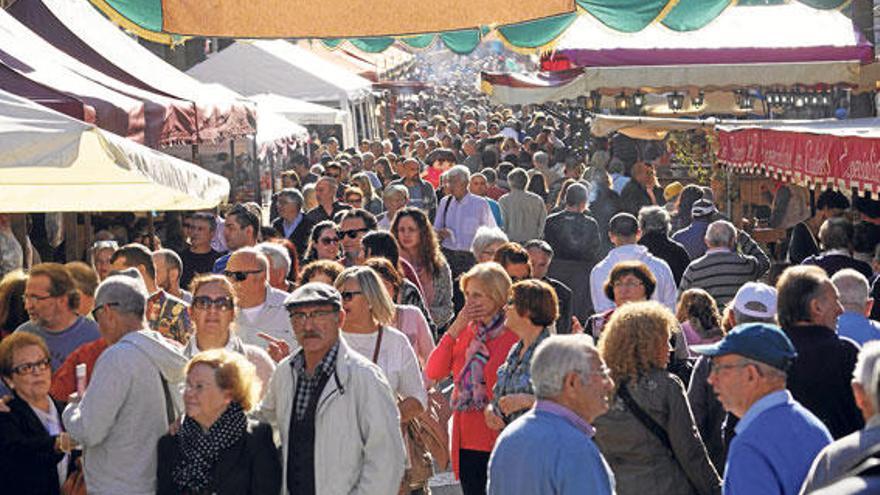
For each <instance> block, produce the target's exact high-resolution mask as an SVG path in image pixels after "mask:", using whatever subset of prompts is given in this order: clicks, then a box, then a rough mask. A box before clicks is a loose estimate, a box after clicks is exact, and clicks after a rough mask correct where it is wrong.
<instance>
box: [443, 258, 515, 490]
mask: <svg viewBox="0 0 880 495" xmlns="http://www.w3.org/2000/svg"><path fill="white" fill-rule="evenodd" d="M509 289H510V277H509V276H508V275H507V272H505V271H504V268H502V267H501V265H499V264H497V263H481V264H478V265H476V266H474V267H473V268H471V269H470V271H468V272H467V273H466V274H465V275H464V276H463V277H462V279H461V290H462V292H463V293H464V295H465V305H464V307H463V308H462V310H461V312H460V313H459V314H458V316H457V317H456V318H455V320H454V321H453V322H452V325H450V327H449V329H448V330H446V333H445V334H444V335H443V338H441V339H440V342H439V343H438V345H437V348H436V349H434V351H433V352H432V353H431V356H430V357H429V358H428V365H427V368H426V374H427V375H428V377H429V378H430V379H432V380H442V379H443V378H445V377H447V376H449V374H450V373H452V376H453V378H454V380H455V388H454V390H453V392H452V409H453V415H452V438H451V440H452V449H451V453H452V467H453V469H454V470H455V474H456V476H458V478H459V479H460V480H461V488H462V492H464V495H475V494H485V493H486V468H487V465H488V463H489V454H490V453H491V452H492V447H493V446H494V445H495V439H496V437H497V436H498V431H496V430H500V429H501V428H502V427H503V422H502V420H501V418H499V417H497V416H495V415H494V414H491V413H487V409H486V406H487V405H489V403H490V402H491V401H492V387H494V386H495V381H496V379H497V376H496V373H497V371H498V367H499V366H500V365H501V364H502V363H504V360H505V358H506V357H507V353H508V352H509V351H510V348H511V347H512V346H513V345H514V344H515V343H516V341H517V337H516V335H514V334H513V332H511V331H510V330H508V329H507V327H506V326H505V325H504V320H505V318H504V307H505V305H506V304H507V293H508V290H509ZM489 424H493V425H494V427H495V429H494V430H493V429H492V428H490V427H489Z"/></svg>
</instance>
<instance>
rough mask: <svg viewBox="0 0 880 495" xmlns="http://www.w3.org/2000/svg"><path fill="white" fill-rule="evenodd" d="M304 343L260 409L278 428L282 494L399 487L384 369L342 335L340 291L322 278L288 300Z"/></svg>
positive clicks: (398, 447) (397, 444) (398, 454)
mask: <svg viewBox="0 0 880 495" xmlns="http://www.w3.org/2000/svg"><path fill="white" fill-rule="evenodd" d="M285 305H286V306H287V310H288V311H289V312H290V322H291V324H292V326H293V331H294V333H295V334H296V340H297V342H298V343H299V345H300V346H301V348H300V349H299V350H298V351H297V352H296V353H295V354H292V355H291V356H289V357H287V358H286V359H284V360H283V361H281V362H280V363H279V364H278V368H276V370H275V373H274V374H273V375H272V380H271V381H270V382H269V388H268V390H267V392H266V396H265V397H264V398H263V402H262V404H260V407H259V409H258V410H257V412H256V416H257V417H258V418H259V419H261V420H263V421H267V422H269V423H270V424H272V426H273V427H275V428H276V431H278V432H279V433H280V434H281V445H282V454H283V457H282V459H283V465H284V477H283V479H282V486H283V488H282V494H283V495H288V494H290V495H337V494H361V495H373V494H394V493H397V492H398V489H399V488H400V482H401V479H402V477H403V472H404V465H405V460H406V452H405V449H404V444H403V437H402V435H401V430H400V416H399V414H398V411H397V401H396V400H395V398H394V395H393V393H392V391H391V387H390V386H389V385H388V381H387V380H386V379H385V376H384V375H383V374H382V371H381V370H380V369H379V367H378V366H376V365H375V364H374V363H372V362H371V361H370V360H368V359H367V358H365V357H363V356H361V355H360V354H358V353H357V352H354V351H352V350H351V348H349V346H348V345H347V344H346V343H345V340H344V339H343V338H340V328H342V323H343V322H344V321H345V310H343V309H342V297H341V296H340V294H339V292H337V291H336V289H334V288H333V287H331V286H329V285H326V284H322V283H310V284H306V285H304V286H302V287H300V288H298V289H296V290H295V291H293V293H292V294H290V295H289V296H288V297H287V299H286V300H285Z"/></svg>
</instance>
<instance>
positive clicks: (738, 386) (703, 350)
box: [692, 323, 831, 495]
mask: <svg viewBox="0 0 880 495" xmlns="http://www.w3.org/2000/svg"><path fill="white" fill-rule="evenodd" d="M692 349H693V350H694V351H695V352H697V353H699V354H703V355H706V356H709V357H710V358H711V359H712V363H711V372H710V375H709V383H710V384H711V385H712V388H713V389H714V390H715V393H716V394H717V395H718V400H719V401H721V404H722V405H723V406H724V409H725V410H727V411H729V412H730V413H732V414H734V415H736V416H737V417H739V418H740V420H739V423H738V424H737V426H736V437H734V439H733V441H732V442H731V444H730V451H729V453H728V456H727V466H726V468H725V474H724V488H723V492H724V494H725V495H731V494H752V493H779V494H786V495H788V494H796V493H798V491H799V490H800V486H801V484H802V483H803V481H804V478H805V477H806V475H807V472H808V471H809V469H810V465H811V464H812V462H813V459H814V458H815V457H816V455H817V454H818V453H819V451H820V450H822V448H824V447H825V446H826V445H828V444H829V443H831V435H830V433H828V429H827V428H826V427H825V425H823V424H822V422H821V421H819V419H818V418H816V416H814V415H813V414H812V413H811V412H810V411H808V410H807V409H806V408H804V407H803V406H801V405H800V404H799V403H798V402H797V401H795V400H794V399H793V398H792V396H791V393H789V392H788V390H786V388H785V381H786V371H787V370H788V369H789V367H790V366H791V363H792V361H793V360H794V358H795V357H796V356H797V353H796V352H795V350H794V346H793V345H792V343H791V341H790V340H789V339H788V337H787V336H786V335H785V333H783V332H782V330H781V329H780V328H779V327H778V326H776V325H772V324H768V323H749V324H745V325H740V326H737V327H736V328H734V329H733V330H731V331H730V333H728V334H727V336H725V337H724V339H722V340H721V341H719V342H717V343H715V344H710V345H700V346H694V347H692Z"/></svg>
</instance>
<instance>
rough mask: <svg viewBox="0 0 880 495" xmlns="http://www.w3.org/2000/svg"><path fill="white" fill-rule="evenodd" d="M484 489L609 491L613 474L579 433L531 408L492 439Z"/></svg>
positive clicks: (549, 494)
mask: <svg viewBox="0 0 880 495" xmlns="http://www.w3.org/2000/svg"><path fill="white" fill-rule="evenodd" d="M488 493H489V494H490V495H520V494H521V495H535V494H541V495H562V494H571V495H575V494H577V495H582V494H587V493H588V494H591V495H611V494H613V493H614V474H612V472H611V468H610V467H608V464H607V463H606V462H605V459H604V458H602V454H601V453H600V452H599V449H598V448H597V447H596V444H595V443H593V440H591V439H590V438H589V437H588V436H587V435H586V434H585V433H584V432H583V431H581V430H579V429H578V428H577V427H576V426H574V424H572V423H571V422H570V421H568V420H567V419H565V418H564V417H562V416H559V415H556V414H554V413H551V412H548V411H536V410H534V409H533V410H531V411H529V412H528V413H526V414H524V415H523V416H521V417H520V418H519V419H517V420H516V421H514V422H513V423H511V424H510V425H509V426H508V427H507V428H505V429H504V432H503V433H502V434H501V436H500V437H498V441H497V442H496V443H495V449H494V450H493V451H492V457H491V459H490V460H489V487H488Z"/></svg>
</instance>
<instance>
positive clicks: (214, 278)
mask: <svg viewBox="0 0 880 495" xmlns="http://www.w3.org/2000/svg"><path fill="white" fill-rule="evenodd" d="M190 288H191V290H192V294H193V301H192V305H190V307H189V313H190V317H191V318H192V322H193V326H194V327H195V332H194V333H193V335H192V337H190V339H189V342H187V344H186V347H185V348H184V351H183V353H184V355H186V357H193V356H195V355H196V354H198V353H200V352H202V351H207V350H211V349H227V350H229V351H233V352H237V353H238V354H241V355H242V356H244V357H246V358H247V360H248V361H250V362H251V364H253V365H254V367H255V368H256V372H257V377H258V378H259V379H260V381H261V382H262V383H268V382H269V379H270V378H272V373H273V372H274V371H275V363H274V362H273V361H272V358H271V357H269V354H268V353H267V352H266V351H264V350H263V349H260V348H259V347H257V346H255V345H251V344H245V343H244V342H242V341H241V339H240V338H239V337H238V335H236V334H235V332H234V331H233V322H234V321H235V316H236V312H237V311H238V305H237V304H236V301H237V299H236V296H235V290H234V289H233V287H232V283H231V282H230V281H229V279H227V278H226V277H224V276H221V275H198V276H196V278H195V279H193V281H192V284H191V285H190ZM258 335H259V336H262V337H263V338H267V337H268V338H269V339H271V337H269V336H268V335H266V334H258ZM271 340H272V341H275V339H271Z"/></svg>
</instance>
